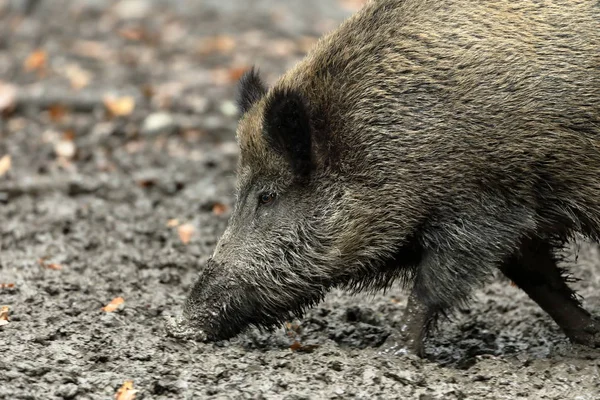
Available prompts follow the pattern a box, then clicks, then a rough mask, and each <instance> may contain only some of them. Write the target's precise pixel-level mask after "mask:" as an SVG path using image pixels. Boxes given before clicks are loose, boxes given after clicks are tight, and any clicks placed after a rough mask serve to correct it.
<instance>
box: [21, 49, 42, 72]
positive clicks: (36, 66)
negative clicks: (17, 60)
mask: <svg viewBox="0 0 600 400" xmlns="http://www.w3.org/2000/svg"><path fill="white" fill-rule="evenodd" d="M47 59H48V56H47V55H46V52H45V51H44V50H36V51H34V52H33V53H31V54H30V55H29V56H28V57H27V59H26V60H25V63H24V64H23V67H24V68H25V71H27V72H31V71H41V70H43V69H45V68H46V62H47V61H48V60H47Z"/></svg>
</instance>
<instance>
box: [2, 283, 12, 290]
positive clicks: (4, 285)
mask: <svg viewBox="0 0 600 400" xmlns="http://www.w3.org/2000/svg"><path fill="white" fill-rule="evenodd" d="M14 287H15V284H14V283H0V289H12V288H14Z"/></svg>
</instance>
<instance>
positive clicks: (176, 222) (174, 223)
mask: <svg viewBox="0 0 600 400" xmlns="http://www.w3.org/2000/svg"><path fill="white" fill-rule="evenodd" d="M177 225H179V220H178V219H175V218H173V219H170V220H168V221H167V226H168V227H169V228H175V227H176V226H177Z"/></svg>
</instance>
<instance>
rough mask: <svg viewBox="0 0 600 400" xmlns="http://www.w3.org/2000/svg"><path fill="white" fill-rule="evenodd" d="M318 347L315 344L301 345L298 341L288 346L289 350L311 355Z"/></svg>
mask: <svg viewBox="0 0 600 400" xmlns="http://www.w3.org/2000/svg"><path fill="white" fill-rule="evenodd" d="M318 347H319V346H318V345H316V344H308V345H303V344H301V343H300V342H299V341H297V340H294V343H292V344H291V346H290V350H292V351H295V352H301V353H312V352H313V351H315V349H317V348H318Z"/></svg>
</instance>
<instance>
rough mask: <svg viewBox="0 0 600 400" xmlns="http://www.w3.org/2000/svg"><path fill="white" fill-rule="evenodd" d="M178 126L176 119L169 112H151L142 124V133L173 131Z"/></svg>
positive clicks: (153, 133)
mask: <svg viewBox="0 0 600 400" xmlns="http://www.w3.org/2000/svg"><path fill="white" fill-rule="evenodd" d="M177 128H178V126H177V123H176V122H175V119H174V118H173V117H172V116H171V115H170V114H168V113H164V112H161V113H155V114H150V115H148V117H146V119H145V120H144V123H143V124H142V134H144V135H156V134H160V133H173V132H175V131H176V130H177Z"/></svg>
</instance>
